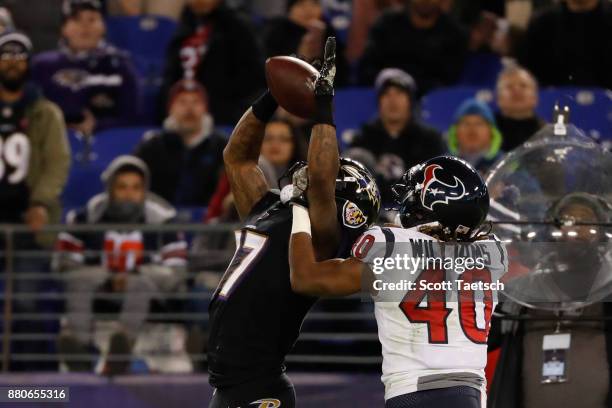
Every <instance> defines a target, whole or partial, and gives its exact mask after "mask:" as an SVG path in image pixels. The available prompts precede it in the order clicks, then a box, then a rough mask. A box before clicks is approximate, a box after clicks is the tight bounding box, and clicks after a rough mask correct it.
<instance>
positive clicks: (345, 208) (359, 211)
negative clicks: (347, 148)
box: [336, 157, 380, 228]
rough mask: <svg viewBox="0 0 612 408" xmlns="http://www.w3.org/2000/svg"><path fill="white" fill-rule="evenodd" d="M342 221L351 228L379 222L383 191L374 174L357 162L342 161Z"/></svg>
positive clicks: (339, 204) (339, 184)
mask: <svg viewBox="0 0 612 408" xmlns="http://www.w3.org/2000/svg"><path fill="white" fill-rule="evenodd" d="M336 206H337V207H338V220H339V221H340V222H342V225H344V226H345V227H348V228H360V227H362V226H364V225H366V226H368V227H369V226H371V225H372V224H374V223H375V222H376V220H377V219H378V213H379V211H380V191H379V190H378V185H377V184H376V179H375V177H374V176H373V175H372V173H370V171H369V170H368V169H367V168H366V167H365V166H364V165H363V164H361V163H359V162H358V161H356V160H353V159H348V158H345V157H341V158H340V170H339V171H338V178H337V179H336Z"/></svg>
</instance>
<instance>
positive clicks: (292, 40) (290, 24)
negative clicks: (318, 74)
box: [264, 0, 348, 85]
mask: <svg viewBox="0 0 612 408" xmlns="http://www.w3.org/2000/svg"><path fill="white" fill-rule="evenodd" d="M335 35H336V33H335V30H334V29H333V27H332V26H331V25H329V24H328V23H327V22H325V21H324V20H323V11H322V8H321V2H320V1H319V0H291V1H289V2H288V12H287V16H286V17H284V16H283V17H277V18H274V19H271V20H270V22H269V23H268V24H267V27H266V30H265V33H264V44H265V47H266V50H265V51H266V57H273V56H275V55H291V54H297V55H299V56H300V57H302V58H304V59H305V60H307V61H312V60H314V59H316V58H319V59H321V58H322V57H323V49H324V46H325V40H326V39H327V37H329V36H335ZM336 44H337V47H338V48H337V50H336V70H337V71H336V81H335V83H336V85H343V84H344V83H346V80H347V75H348V66H347V63H346V60H345V59H344V46H343V45H342V43H341V42H337V43H336Z"/></svg>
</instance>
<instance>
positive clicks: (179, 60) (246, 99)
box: [162, 0, 264, 124]
mask: <svg viewBox="0 0 612 408" xmlns="http://www.w3.org/2000/svg"><path fill="white" fill-rule="evenodd" d="M261 57H262V55H261V52H260V49H259V47H258V45H257V40H256V36H255V33H254V32H253V31H252V30H251V27H250V26H249V24H248V23H247V22H246V21H245V20H243V19H242V18H241V17H240V16H238V15H237V14H236V12H235V11H233V10H230V9H229V8H227V7H225V5H224V4H223V0H190V2H189V4H188V7H186V8H185V10H184V12H183V15H182V16H181V21H180V23H179V28H178V30H177V33H176V35H175V37H174V39H173V40H172V42H171V43H170V46H169V48H168V53H167V62H166V68H165V73H164V84H163V89H162V96H163V97H164V100H166V99H165V98H167V95H168V91H169V89H170V87H171V86H172V85H173V84H174V83H176V82H177V81H179V80H181V79H195V80H197V81H199V82H200V83H201V84H202V85H203V86H204V87H205V88H206V90H207V92H208V95H209V96H210V99H209V101H210V112H211V113H212V115H213V116H214V118H215V120H216V121H217V122H218V123H223V124H233V123H234V122H236V121H237V120H238V119H239V118H240V115H241V114H242V112H244V110H245V109H246V108H247V107H248V105H249V103H250V102H252V100H251V99H252V98H253V97H254V96H256V94H257V93H258V92H259V91H260V90H261V88H262V87H263V85H264V79H263V78H264V76H263V63H262V58H261ZM164 105H165V103H164V104H163V105H162V106H164Z"/></svg>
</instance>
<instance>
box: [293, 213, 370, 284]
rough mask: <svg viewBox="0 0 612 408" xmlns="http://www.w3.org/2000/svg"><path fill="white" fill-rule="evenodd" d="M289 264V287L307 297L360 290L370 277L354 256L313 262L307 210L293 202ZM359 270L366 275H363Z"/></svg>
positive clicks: (365, 268) (363, 265)
mask: <svg viewBox="0 0 612 408" xmlns="http://www.w3.org/2000/svg"><path fill="white" fill-rule="evenodd" d="M289 266H290V268H291V273H290V278H291V288H292V289H293V291H295V292H297V293H301V294H304V295H309V296H348V295H352V294H354V293H357V292H359V291H360V289H361V287H362V279H367V280H368V281H370V280H371V279H372V274H371V272H370V270H369V268H368V266H367V265H366V264H364V263H362V262H361V261H360V260H359V259H357V258H348V259H330V260H327V261H322V262H317V260H316V259H315V253H314V248H313V245H312V239H311V226H310V219H309V217H308V211H307V210H306V209H305V208H304V207H301V206H299V205H296V204H294V205H293V226H292V229H291V241H290V243H289ZM362 273H364V274H366V275H364V276H363V278H362Z"/></svg>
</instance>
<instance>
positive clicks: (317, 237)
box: [307, 37, 340, 260]
mask: <svg viewBox="0 0 612 408" xmlns="http://www.w3.org/2000/svg"><path fill="white" fill-rule="evenodd" d="M335 60H336V39H335V38H334V37H329V38H328V39H327V42H326V43H325V55H324V58H323V65H322V67H321V71H320V74H319V78H318V79H317V81H316V83H315V99H316V103H317V111H316V115H315V118H314V119H315V125H314V126H313V128H312V132H311V136H310V144H309V146H308V191H307V197H308V211H309V213H310V219H311V220H312V240H313V244H314V247H315V248H316V254H317V259H319V260H322V259H329V258H332V257H333V256H335V254H336V251H337V249H338V245H339V242H340V228H339V225H338V221H337V218H336V200H335V189H336V178H337V176H338V169H339V166H340V159H339V153H338V141H337V139H336V127H335V126H334V118H333V97H334V77H335V75H336V62H335Z"/></svg>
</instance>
